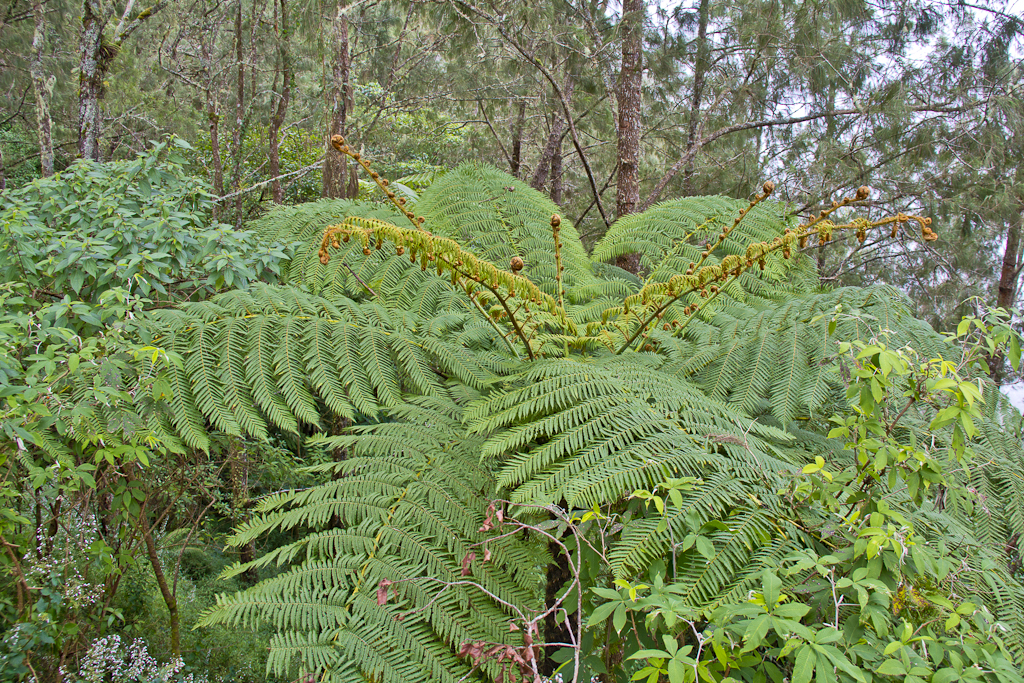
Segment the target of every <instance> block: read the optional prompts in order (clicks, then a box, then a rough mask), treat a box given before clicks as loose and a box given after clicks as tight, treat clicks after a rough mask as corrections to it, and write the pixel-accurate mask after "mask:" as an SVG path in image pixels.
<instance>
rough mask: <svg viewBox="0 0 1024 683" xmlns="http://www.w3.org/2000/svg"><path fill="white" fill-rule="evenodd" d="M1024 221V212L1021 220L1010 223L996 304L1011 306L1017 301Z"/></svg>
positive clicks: (1003, 306)
mask: <svg viewBox="0 0 1024 683" xmlns="http://www.w3.org/2000/svg"><path fill="white" fill-rule="evenodd" d="M1022 222H1024V212H1022V213H1021V216H1020V220H1019V221H1017V222H1015V223H1010V229H1009V230H1008V231H1007V233H1006V249H1005V250H1004V251H1003V265H1002V268H1000V270H999V293H998V296H997V298H996V306H999V307H1001V308H1010V307H1012V306H1013V305H1014V304H1015V303H1016V302H1017V283H1018V281H1019V279H1020V266H1021V250H1020V233H1021V223H1022Z"/></svg>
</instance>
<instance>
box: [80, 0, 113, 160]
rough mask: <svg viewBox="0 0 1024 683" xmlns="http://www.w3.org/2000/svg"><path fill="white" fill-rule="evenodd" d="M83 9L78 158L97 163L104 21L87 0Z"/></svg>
mask: <svg viewBox="0 0 1024 683" xmlns="http://www.w3.org/2000/svg"><path fill="white" fill-rule="evenodd" d="M82 5H83V11H82V38H81V43H80V45H79V54H78V154H79V156H81V157H82V158H83V159H92V160H93V161H99V160H100V144H99V139H100V99H101V98H102V97H103V72H102V70H101V65H100V61H101V57H100V52H101V50H102V47H103V25H104V24H105V23H106V21H105V19H104V18H103V17H100V16H97V14H96V13H95V12H94V8H93V5H92V3H91V2H90V1H89V0H85V2H83V3H82Z"/></svg>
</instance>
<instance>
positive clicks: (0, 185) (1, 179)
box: [0, 148, 7, 192]
mask: <svg viewBox="0 0 1024 683" xmlns="http://www.w3.org/2000/svg"><path fill="white" fill-rule="evenodd" d="M4 169H5V166H4V150H3V149H2V148H0V192H3V191H4V190H6V189H7V175H6V173H5V172H4Z"/></svg>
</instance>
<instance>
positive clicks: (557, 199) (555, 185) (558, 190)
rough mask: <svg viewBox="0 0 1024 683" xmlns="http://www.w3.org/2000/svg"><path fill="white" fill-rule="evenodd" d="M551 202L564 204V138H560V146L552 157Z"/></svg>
mask: <svg viewBox="0 0 1024 683" xmlns="http://www.w3.org/2000/svg"><path fill="white" fill-rule="evenodd" d="M549 196H550V197H551V201H553V202H554V203H555V204H561V203H562V138H558V146H557V147H556V148H555V153H554V154H553V155H551V192H550V193H549Z"/></svg>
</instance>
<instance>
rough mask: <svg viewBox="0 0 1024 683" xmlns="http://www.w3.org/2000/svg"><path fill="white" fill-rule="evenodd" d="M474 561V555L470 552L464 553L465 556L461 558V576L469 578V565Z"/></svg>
mask: <svg viewBox="0 0 1024 683" xmlns="http://www.w3.org/2000/svg"><path fill="white" fill-rule="evenodd" d="M475 559H476V553H475V552H472V551H471V552H468V553H466V556H465V557H464V558H462V575H463V576H469V574H470V570H469V565H471V564H473V560H475Z"/></svg>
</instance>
